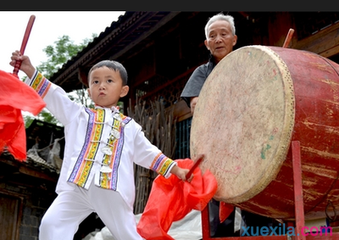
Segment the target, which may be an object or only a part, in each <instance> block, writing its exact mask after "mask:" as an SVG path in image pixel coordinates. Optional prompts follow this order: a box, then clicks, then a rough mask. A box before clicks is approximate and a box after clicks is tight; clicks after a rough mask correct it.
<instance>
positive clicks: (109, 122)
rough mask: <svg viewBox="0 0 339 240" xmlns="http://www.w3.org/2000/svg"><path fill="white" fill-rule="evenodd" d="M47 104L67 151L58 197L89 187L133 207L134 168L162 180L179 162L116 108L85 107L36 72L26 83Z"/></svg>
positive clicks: (57, 189)
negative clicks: (109, 192)
mask: <svg viewBox="0 0 339 240" xmlns="http://www.w3.org/2000/svg"><path fill="white" fill-rule="evenodd" d="M26 84H28V85H30V86H31V87H32V88H33V89H35V90H36V91H37V93H38V94H39V95H40V96H41V97H42V98H43V100H44V101H45V102H46V108H47V109H48V110H49V111H50V112H51V113H52V114H53V115H54V116H55V117H56V118H57V119H58V120H59V121H60V122H61V123H62V124H63V125H64V128H65V142H66V144H65V150H64V158H63V163H62V168H61V171H60V176H59V180H58V183H57V187H56V192H57V193H60V192H61V191H67V190H70V191H72V190H73V189H74V188H75V187H76V186H77V185H78V186H80V187H83V188H85V189H88V187H89V186H90V184H91V182H92V181H93V180H94V183H95V184H96V185H97V186H100V187H102V188H106V189H111V190H114V191H117V192H119V193H120V194H121V195H122V197H123V199H124V200H125V201H126V203H127V204H128V205H129V206H130V207H131V208H133V204H134V199H135V184H134V166H133V163H136V164H138V165H140V166H143V167H145V168H148V169H152V170H154V171H156V172H157V173H159V174H161V175H163V176H164V177H166V178H167V177H169V176H170V170H171V168H172V167H173V166H174V165H176V164H177V163H176V162H175V161H173V160H172V159H170V158H168V157H166V156H165V155H164V154H163V153H162V152H161V151H160V150H159V149H158V148H157V147H156V146H154V145H153V144H151V143H150V142H149V140H148V139H147V138H146V137H145V135H144V133H143V131H142V128H141V126H140V125H139V124H138V123H136V122H135V121H134V120H133V119H131V118H129V117H127V116H124V115H123V114H121V113H119V111H118V110H117V109H116V108H113V109H109V108H102V107H99V106H97V107H95V109H89V108H86V107H84V106H82V105H80V104H78V103H76V102H73V101H72V100H70V99H69V97H68V95H67V93H66V92H65V91H64V90H63V89H62V88H61V87H59V86H57V85H56V84H53V83H51V82H50V81H49V80H47V79H46V78H45V77H43V76H42V75H41V73H39V72H38V71H36V72H35V74H34V75H33V77H32V79H26Z"/></svg>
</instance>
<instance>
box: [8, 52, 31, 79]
mask: <svg viewBox="0 0 339 240" xmlns="http://www.w3.org/2000/svg"><path fill="white" fill-rule="evenodd" d="M16 61H21V66H20V70H21V71H23V72H24V73H25V74H26V75H27V77H29V78H32V77H33V74H34V72H35V68H34V67H33V65H32V63H31V61H30V59H29V57H28V56H25V55H21V53H20V51H18V50H16V51H15V52H13V53H12V56H11V61H10V62H9V65H11V66H12V67H15V64H16Z"/></svg>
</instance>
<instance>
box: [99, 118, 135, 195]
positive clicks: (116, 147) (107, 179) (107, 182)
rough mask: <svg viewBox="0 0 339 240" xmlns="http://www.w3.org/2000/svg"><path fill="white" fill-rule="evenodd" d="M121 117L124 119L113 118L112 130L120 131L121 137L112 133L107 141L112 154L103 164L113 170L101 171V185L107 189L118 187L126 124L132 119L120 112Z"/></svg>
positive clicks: (106, 157) (105, 158)
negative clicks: (108, 171)
mask: <svg viewBox="0 0 339 240" xmlns="http://www.w3.org/2000/svg"><path fill="white" fill-rule="evenodd" d="M120 118H121V119H122V121H119V120H118V119H116V118H114V119H113V126H112V129H111V131H115V130H116V131H118V132H119V133H120V136H119V138H116V137H114V136H112V135H111V137H110V138H109V141H108V143H107V145H108V146H110V147H111V151H112V155H111V156H107V155H106V156H105V157H104V161H103V165H105V164H106V165H108V164H109V167H110V169H112V172H110V173H100V186H101V187H102V188H106V189H112V190H116V189H117V182H118V168H119V164H120V159H121V154H122V149H123V145H124V126H125V125H126V124H127V123H128V122H129V121H131V118H130V117H126V116H124V115H123V114H121V113H120Z"/></svg>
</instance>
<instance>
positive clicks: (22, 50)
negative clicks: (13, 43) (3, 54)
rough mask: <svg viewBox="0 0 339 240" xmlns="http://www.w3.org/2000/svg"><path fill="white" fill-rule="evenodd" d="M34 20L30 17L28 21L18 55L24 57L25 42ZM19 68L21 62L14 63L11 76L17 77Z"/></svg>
mask: <svg viewBox="0 0 339 240" xmlns="http://www.w3.org/2000/svg"><path fill="white" fill-rule="evenodd" d="M34 20H35V16H34V15H31V16H30V18H29V20H28V23H27V27H26V31H25V35H24V38H23V39H22V43H21V48H20V53H21V54H22V55H24V52H25V48H26V45H27V41H28V38H29V35H30V34H31V30H32V27H33V23H34ZM20 66H21V61H16V63H15V66H14V70H13V74H14V75H15V76H17V77H18V72H19V69H20Z"/></svg>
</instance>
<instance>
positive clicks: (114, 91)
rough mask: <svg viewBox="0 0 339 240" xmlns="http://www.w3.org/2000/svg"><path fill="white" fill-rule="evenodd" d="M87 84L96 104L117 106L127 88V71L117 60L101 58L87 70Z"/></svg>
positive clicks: (125, 93)
mask: <svg viewBox="0 0 339 240" xmlns="http://www.w3.org/2000/svg"><path fill="white" fill-rule="evenodd" d="M88 86H89V88H88V94H89V96H90V97H91V99H92V100H93V102H94V103H95V104H96V105H99V106H101V107H108V108H110V107H112V106H117V104H118V101H119V99H120V98H122V97H124V96H126V95H127V93H128V90H129V87H128V86H127V71H126V69H125V68H124V66H123V65H122V64H120V63H119V62H116V61H111V60H103V61H101V62H98V63H97V64H95V65H94V66H93V67H92V68H91V69H90V70H89V72H88Z"/></svg>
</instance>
